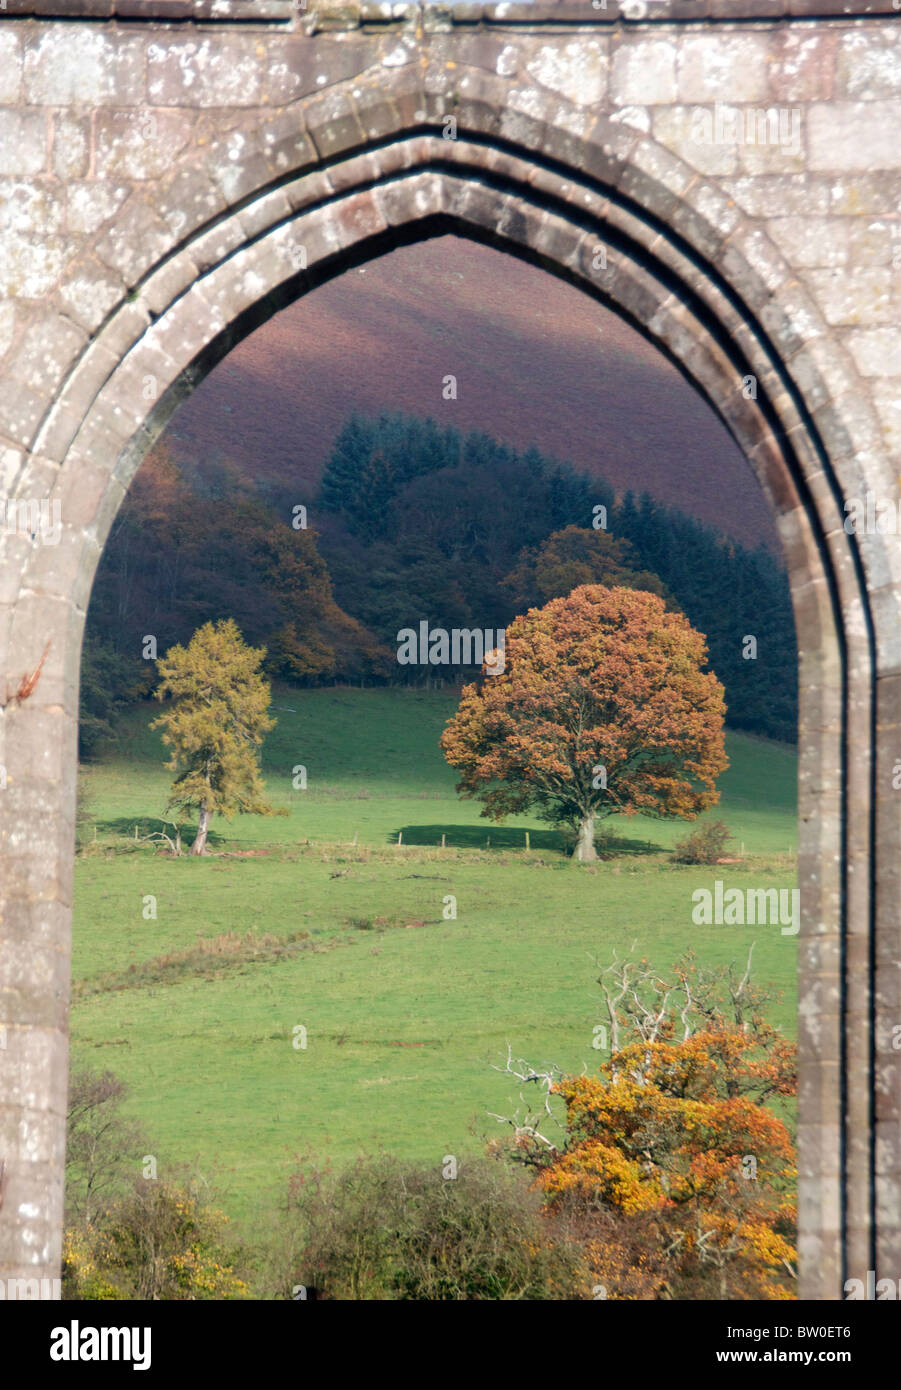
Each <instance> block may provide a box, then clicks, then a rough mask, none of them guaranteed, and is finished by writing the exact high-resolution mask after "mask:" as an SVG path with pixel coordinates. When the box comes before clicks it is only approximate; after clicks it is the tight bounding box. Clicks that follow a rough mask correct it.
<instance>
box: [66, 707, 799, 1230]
mask: <svg viewBox="0 0 901 1390" xmlns="http://www.w3.org/2000/svg"><path fill="white" fill-rule="evenodd" d="M455 704H456V701H455V699H454V697H453V696H451V695H449V694H442V693H436V692H424V691H403V690H365V691H361V690H350V689H347V688H336V689H325V690H318V691H310V690H291V689H287V688H279V689H277V690H276V691H275V693H274V698H273V706H274V712H275V714H276V717H277V719H278V725H277V728H276V729H275V730H274V732H273V733H272V734H271V735H270V737H269V738H268V740H267V743H266V747H265V751H264V770H265V774H266V779H267V787H268V793H269V796H270V798H271V800H272V802H273V804H275V805H277V806H279V807H282V808H284V809H285V810H286V811H287V813H288V814H287V815H286V816H285V817H281V816H280V817H277V818H267V817H261V816H254V817H245V818H241V819H239V820H236V821H233V822H231V823H227V822H214V827H213V829H214V833H213V834H212V835H211V837H210V850H211V855H210V857H209V858H206V859H198V860H191V859H190V858H182V859H174V858H171V857H166V856H165V855H164V854H162V853H160V852H159V851H158V850H157V849H156V848H155V847H154V846H153V845H150V844H147V843H146V842H143V841H141V840H137V841H136V840H135V838H134V836H135V827H136V826H137V828H138V834H139V835H146V834H148V833H150V832H151V831H153V830H156V829H158V828H159V826H160V819H159V818H160V816H161V813H162V811H163V808H164V805H165V800H166V794H167V790H168V785H169V774H167V772H166V771H165V768H164V766H163V763H164V757H165V755H164V752H163V749H162V746H161V744H160V741H159V737H158V735H157V734H155V733H152V732H150V731H149V730H148V728H147V725H148V721H149V719H150V718H151V717H153V715H154V713H156V712H158V706H156V707H155V706H153V705H148V706H146V707H142V708H141V709H140V710H136V711H133V712H132V713H131V714H129V716H128V717H127V718H126V719H125V720H124V721H123V723H122V726H121V733H120V738H119V741H118V743H117V745H116V746H115V748H114V749H113V750H112V751H111V753H110V754H109V756H108V757H107V758H106V759H105V760H104V761H102V762H100V763H96V764H92V765H90V766H89V767H87V768H86V769H85V770H84V773H83V781H84V785H85V790H86V795H87V798H88V803H87V804H88V807H89V813H90V814H89V818H88V819H87V820H86V821H85V822H84V823H83V825H82V830H81V838H82V842H83V845H84V848H83V851H82V854H81V855H80V857H79V859H78V861H77V864H76V876H75V938H74V960H73V986H74V1002H73V1008H72V1025H71V1026H72V1040H73V1053H74V1056H73V1060H74V1062H75V1063H76V1064H78V1063H83V1064H88V1065H90V1066H92V1067H110V1068H111V1069H112V1070H113V1071H115V1072H116V1073H117V1074H118V1075H119V1076H121V1077H122V1078H123V1079H124V1080H125V1081H126V1082H127V1083H128V1085H129V1087H130V1093H131V1095H130V1101H129V1108H130V1110H131V1112H132V1113H134V1114H135V1115H137V1116H139V1117H140V1119H141V1120H142V1122H143V1124H144V1126H145V1128H146V1130H147V1132H148V1134H149V1135H150V1137H151V1141H152V1150H153V1152H154V1153H155V1154H156V1156H157V1158H158V1161H159V1164H160V1173H161V1175H162V1173H164V1171H165V1167H166V1164H167V1163H170V1162H177V1163H182V1164H184V1163H187V1164H189V1165H190V1166H191V1167H192V1168H193V1169H194V1171H195V1172H197V1173H198V1174H202V1175H203V1176H204V1177H205V1178H206V1179H207V1180H208V1181H209V1182H211V1183H213V1182H215V1184H216V1185H217V1186H218V1187H219V1188H220V1190H222V1191H224V1192H225V1194H226V1203H225V1204H226V1206H227V1207H228V1209H229V1210H230V1211H231V1213H232V1214H233V1215H234V1216H235V1217H236V1218H237V1219H238V1220H239V1222H241V1223H242V1225H244V1226H245V1227H246V1228H247V1229H250V1223H251V1218H254V1219H255V1220H257V1221H259V1220H261V1219H262V1218H263V1216H264V1215H265V1214H266V1213H271V1212H272V1210H273V1209H274V1206H275V1204H276V1203H277V1202H278V1201H279V1199H280V1198H281V1196H282V1195H283V1192H284V1187H285V1180H286V1175H287V1174H288V1172H290V1171H291V1170H292V1168H294V1167H296V1166H297V1161H298V1156H299V1155H303V1154H308V1153H315V1154H317V1155H318V1156H320V1157H321V1158H329V1159H331V1161H332V1162H333V1163H340V1162H341V1161H343V1160H346V1159H348V1158H350V1157H352V1156H354V1155H355V1154H357V1153H359V1152H361V1151H371V1150H373V1149H376V1148H383V1149H386V1150H390V1151H392V1152H396V1153H398V1154H401V1155H404V1156H406V1157H411V1158H416V1159H422V1160H427V1161H431V1162H434V1163H435V1164H439V1163H440V1162H441V1160H442V1158H443V1156H444V1155H445V1154H456V1155H458V1156H459V1155H461V1154H464V1153H466V1152H472V1151H473V1150H477V1149H478V1148H480V1147H481V1145H482V1143H483V1138H484V1136H490V1135H492V1134H495V1133H499V1130H498V1128H497V1124H496V1122H495V1121H493V1120H491V1119H490V1118H489V1113H488V1112H491V1111H496V1112H502V1113H510V1112H512V1110H514V1109H515V1108H516V1106H517V1104H518V1103H519V1102H518V1095H517V1088H516V1086H515V1084H513V1083H511V1082H510V1079H509V1078H507V1077H504V1076H502V1075H501V1074H499V1073H498V1072H496V1071H493V1070H492V1066H493V1065H498V1064H500V1063H501V1062H502V1060H503V1058H504V1056H505V1054H506V1048H507V1044H508V1042H509V1044H510V1045H511V1046H512V1047H513V1050H514V1054H515V1055H517V1056H524V1057H526V1058H528V1060H529V1061H530V1062H532V1063H535V1064H544V1063H556V1064H557V1065H559V1066H561V1067H564V1068H567V1069H573V1070H576V1071H580V1070H581V1069H582V1068H583V1066H585V1067H587V1068H589V1069H591V1068H592V1067H593V1066H596V1065H597V1063H598V1061H599V1060H601V1059H602V1054H599V1053H598V1052H596V1051H594V1050H593V1048H592V1036H593V1035H592V1028H593V1026H594V1025H595V1024H596V1023H598V1022H601V1021H602V1019H603V1016H602V1014H601V1012H600V1009H599V1000H598V990H597V987H596V985H595V983H594V980H595V977H596V974H597V970H596V967H595V965H594V961H595V959H596V958H597V959H598V960H600V961H601V962H602V963H603V964H606V963H607V962H609V960H610V959H611V954H612V951H613V950H614V948H615V949H616V950H618V951H619V952H620V953H627V952H629V951H630V950H631V948H632V945H633V943H636V945H635V952H634V953H635V954H636V955H644V956H647V957H649V958H650V959H651V960H652V961H653V962H654V964H655V965H660V966H665V965H666V964H668V963H669V962H671V961H672V960H674V959H675V958H676V957H678V956H679V955H680V954H681V953H682V952H683V951H684V950H685V949H686V948H688V947H692V948H693V949H694V950H695V951H696V952H697V954H698V956H699V958H700V959H701V961H702V962H704V963H707V964H714V963H719V962H728V961H729V960H732V959H733V958H743V957H744V956H745V955H746V953H747V948H748V946H749V944H750V943H751V941H754V942H756V947H755V978H756V980H757V981H758V983H764V982H765V983H771V984H773V985H774V986H775V987H776V988H777V989H779V990H781V991H783V998H782V1001H781V1003H779V1004H777V1005H774V1007H773V1009H772V1013H771V1017H772V1021H773V1022H775V1023H777V1024H779V1025H780V1026H781V1027H782V1028H783V1029H784V1030H785V1031H786V1032H787V1033H790V1034H793V1033H794V1030H795V959H796V938H795V937H793V936H788V935H785V936H784V935H782V934H781V932H780V929H779V927H778V926H769V927H729V926H720V927H716V926H711V927H698V926H694V925H693V924H692V918H691V912H692V903H691V894H692V890H693V889H694V888H697V887H712V884H713V881H714V879H715V878H721V879H722V880H723V881H724V883H726V885H727V886H739V887H746V886H753V887H767V888H770V887H775V888H789V887H793V886H795V884H796V877H797V875H796V861H795V851H796V840H797V822H796V809H795V784H796V757H795V751H794V750H793V749H790V748H787V747H784V746H783V745H780V744H774V743H770V742H768V741H766V740H763V739H756V738H750V737H745V736H741V735H731V736H730V737H729V738H728V752H729V756H730V758H731V760H732V766H731V767H730V769H729V771H728V772H727V773H726V774H725V776H724V777H723V778H722V780H721V788H722V800H721V803H720V805H719V806H718V807H717V808H716V810H715V811H714V812H713V813H712V816H713V818H721V819H723V820H725V821H726V822H727V824H728V825H729V827H730V829H731V830H732V832H733V834H734V836H735V845H734V849H730V851H729V852H730V853H733V854H735V855H739V854H740V852H741V849H742V846H743V852H744V857H743V858H741V859H740V861H739V862H736V863H732V864H728V865H722V866H719V867H718V868H716V869H703V868H688V867H679V866H676V865H673V864H671V863H670V862H669V861H668V850H669V849H670V847H671V846H672V844H673V842H674V841H675V840H676V839H679V838H681V837H682V836H684V835H685V833H686V826H685V824H684V823H683V822H675V823H664V822H659V821H649V820H645V819H643V818H634V819H633V820H631V821H611V822H608V823H607V825H608V826H609V828H610V830H611V832H612V837H613V838H612V840H611V843H610V846H609V850H608V856H609V857H605V858H604V859H603V860H602V861H601V862H599V863H598V864H596V865H594V864H592V865H574V864H572V863H571V862H570V861H569V860H568V859H567V857H566V856H565V854H564V853H563V849H562V842H561V841H560V840H559V839H558V837H557V836H556V835H555V834H554V833H552V832H550V831H548V830H547V829H545V828H543V827H542V826H541V824H540V823H539V822H537V821H536V820H534V819H530V818H529V817H527V816H526V817H520V818H512V819H511V820H510V821H509V822H508V823H507V824H506V825H505V826H503V827H498V826H495V825H492V824H491V823H489V822H488V821H485V820H482V819H481V818H480V817H479V813H478V805H477V804H476V803H472V802H465V801H460V800H459V799H458V798H457V796H456V794H455V792H454V782H455V774H454V773H453V772H452V771H451V770H450V769H449V768H448V767H447V766H446V764H445V763H444V760H443V758H442V756H441V753H440V750H439V749H438V747H437V739H438V736H439V734H440V732H441V729H442V728H443V725H444V722H445V720H446V719H447V718H448V716H449V715H450V714H451V713H452V711H453V709H454V708H455ZM299 764H303V765H304V766H305V767H306V769H307V787H306V790H297V791H295V790H293V788H292V772H293V769H294V768H295V767H296V766H297V765H299ZM526 830H528V831H529V832H530V838H531V849H530V850H529V851H528V852H527V851H526V849H525V831H526ZM442 834H443V835H444V836H445V847H444V848H441V836H442ZM399 835H400V836H401V837H402V843H401V844H400V845H398V843H397V841H398V836H399ZM187 838H188V840H190V834H189V835H188V837H187ZM489 839H490V844H488V843H487V842H488V841H489ZM148 895H152V896H153V898H155V900H156V913H157V915H156V918H155V919H153V918H150V919H149V920H148V919H145V916H144V911H145V907H146V904H147V901H148ZM447 895H453V896H454V897H455V898H456V903H457V918H456V920H450V921H447V920H444V918H443V916H442V910H443V901H444V899H445V897H446V896H447ZM147 910H148V911H149V908H148V909H147ZM225 933H230V934H233V937H234V938H235V939H234V940H232V942H231V943H229V942H225V943H222V944H223V950H222V953H220V954H212V953H210V952H208V951H206V952H204V951H200V950H198V949H197V941H198V938H199V937H203V938H213V937H216V936H218V935H220V934H225ZM248 933H249V934H250V936H249V938H247V939H246V940H243V941H242V942H241V943H239V942H238V941H237V939H236V938H237V936H239V935H240V937H241V938H245V937H246V936H247V934H248ZM256 938H259V940H258V941H257V944H256V945H254V944H253V942H254V941H255V940H256ZM272 938H278V940H277V941H273V940H272ZM299 1025H302V1026H303V1027H304V1028H305V1029H306V1047H305V1048H295V1047H294V1046H293V1045H292V1039H293V1038H294V1032H293V1030H294V1029H295V1028H296V1027H297V1026H299Z"/></svg>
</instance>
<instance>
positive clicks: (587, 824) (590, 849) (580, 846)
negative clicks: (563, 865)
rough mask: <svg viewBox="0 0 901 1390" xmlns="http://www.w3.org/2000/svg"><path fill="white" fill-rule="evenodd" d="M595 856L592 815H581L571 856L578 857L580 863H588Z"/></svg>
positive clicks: (595, 857)
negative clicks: (577, 836)
mask: <svg viewBox="0 0 901 1390" xmlns="http://www.w3.org/2000/svg"><path fill="white" fill-rule="evenodd" d="M597 857H598V856H597V850H596V849H595V847H594V816H593V815H591V816H583V817H582V824H581V825H580V826H579V838H578V840H577V841H576V848H575V850H574V851H573V858H574V859H578V860H579V861H580V863H588V862H589V861H590V860H592V859H597Z"/></svg>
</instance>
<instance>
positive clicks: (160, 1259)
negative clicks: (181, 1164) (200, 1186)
mask: <svg viewBox="0 0 901 1390" xmlns="http://www.w3.org/2000/svg"><path fill="white" fill-rule="evenodd" d="M227 1221H228V1217H227V1216H225V1215H224V1214H223V1213H222V1212H220V1211H217V1210H216V1209H215V1208H213V1207H211V1206H208V1205H207V1204H206V1203H205V1202H204V1201H203V1200H202V1199H201V1198H200V1197H199V1196H198V1195H197V1194H196V1193H193V1192H191V1191H190V1190H189V1189H188V1188H187V1187H183V1186H179V1185H178V1184H176V1183H173V1182H166V1181H162V1180H156V1179H144V1178H137V1179H136V1180H135V1182H134V1185H133V1186H132V1188H131V1190H130V1191H129V1192H128V1193H127V1194H126V1196H125V1197H123V1198H121V1199H120V1200H119V1201H117V1202H116V1203H114V1205H113V1206H112V1207H110V1208H109V1209H108V1210H106V1211H104V1212H103V1213H101V1214H100V1215H99V1216H98V1218H97V1220H96V1221H95V1222H94V1223H93V1224H87V1223H84V1224H82V1225H80V1226H77V1227H74V1228H70V1229H69V1230H67V1231H66V1238H65V1258H64V1263H63V1296H64V1297H65V1298H70V1299H148V1300H156V1299H163V1300H177V1301H182V1300H195V1299H230V1298H242V1297H244V1296H245V1295H246V1294H247V1285H246V1284H245V1282H244V1281H243V1280H242V1279H240V1278H239V1277H238V1275H237V1274H236V1272H235V1268H234V1258H235V1257H234V1254H232V1253H230V1252H229V1251H228V1250H227V1249H226V1247H225V1243H224V1239H223V1227H224V1225H225V1224H226V1223H227Z"/></svg>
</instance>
